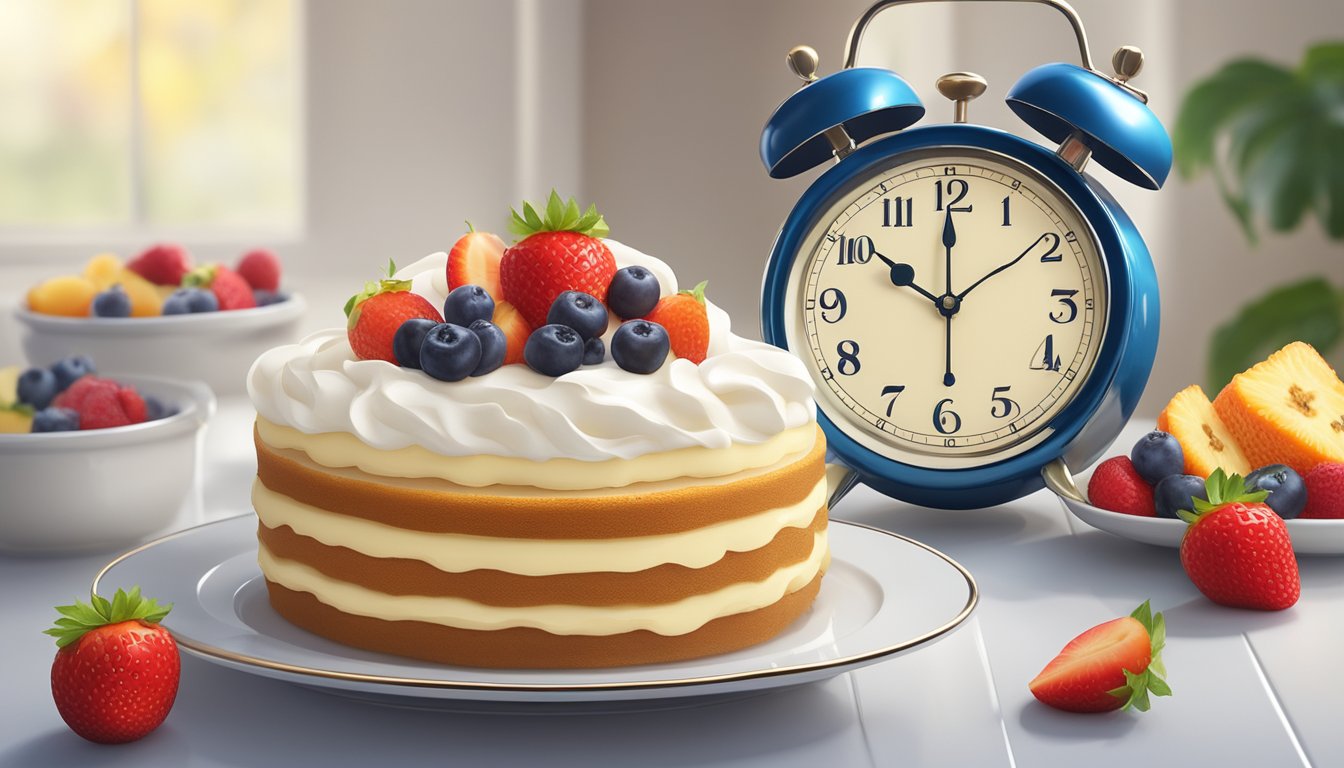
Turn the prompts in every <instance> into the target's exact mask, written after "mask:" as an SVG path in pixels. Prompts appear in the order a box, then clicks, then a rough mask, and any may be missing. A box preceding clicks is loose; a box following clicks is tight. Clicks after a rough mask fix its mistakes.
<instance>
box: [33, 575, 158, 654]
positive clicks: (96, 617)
mask: <svg viewBox="0 0 1344 768" xmlns="http://www.w3.org/2000/svg"><path fill="white" fill-rule="evenodd" d="M172 608H173V605H172V603H169V604H168V605H159V604H158V603H156V602H155V601H154V600H153V599H151V598H147V597H143V596H142V595H141V594H140V587H132V588H131V591H130V592H126V591H125V590H121V589H118V590H117V593H116V594H115V595H113V596H112V599H111V600H110V601H109V600H108V599H107V598H105V597H103V596H102V595H92V596H91V597H90V598H89V602H88V603H85V602H81V601H79V600H76V601H75V604H74V605H58V606H56V612H57V613H59V614H61V618H59V619H56V622H55V623H56V626H54V627H52V628H51V629H47V630H43V634H46V635H51V636H52V637H54V638H56V646H57V647H58V648H64V647H66V646H67V645H70V644H71V643H73V642H75V641H76V640H79V638H81V637H83V636H84V635H85V634H86V633H88V632H89V631H90V630H94V629H97V628H99V627H105V626H107V625H109V624H120V623H121V622H123V621H132V620H138V621H143V622H145V623H148V624H158V623H159V622H161V621H163V619H164V617H165V616H167V615H168V612H169V611H171V610H172Z"/></svg>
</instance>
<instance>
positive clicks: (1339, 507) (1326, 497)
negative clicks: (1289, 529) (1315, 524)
mask: <svg viewBox="0 0 1344 768" xmlns="http://www.w3.org/2000/svg"><path fill="white" fill-rule="evenodd" d="M1304 480H1305V482H1306V484H1307V508H1306V509H1304V510H1303V511H1302V519H1304V520H1313V519H1314V520H1337V519H1339V518H1344V464H1334V463H1329V462H1327V463H1325V464H1320V465H1317V467H1316V468H1315V469H1313V470H1311V471H1310V472H1308V473H1307V476H1306V478H1304Z"/></svg>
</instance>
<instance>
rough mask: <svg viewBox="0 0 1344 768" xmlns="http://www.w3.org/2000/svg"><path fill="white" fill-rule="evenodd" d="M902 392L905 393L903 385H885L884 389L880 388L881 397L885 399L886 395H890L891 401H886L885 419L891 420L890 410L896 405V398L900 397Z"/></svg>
mask: <svg viewBox="0 0 1344 768" xmlns="http://www.w3.org/2000/svg"><path fill="white" fill-rule="evenodd" d="M904 391H905V385H904V384H889V385H887V386H885V387H883V388H882V396H883V397H886V396H887V395H891V399H890V400H888V401H887V418H888V419H890V418H891V409H892V408H893V407H894V406H895V405H896V398H898V397H900V396H901V393H902V392H904Z"/></svg>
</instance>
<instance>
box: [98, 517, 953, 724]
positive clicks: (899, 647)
mask: <svg viewBox="0 0 1344 768" xmlns="http://www.w3.org/2000/svg"><path fill="white" fill-rule="evenodd" d="M256 526H257V523H256V518H255V516H253V515H251V514H246V515H240V516H238V517H232V518H228V519H226V520H221V521H218V522H214V523H209V524H206V525H203V526H198V527H196V528H191V529H188V530H186V531H182V532H179V533H176V534H173V535H170V536H167V537H164V538H162V539H159V540H158V541H155V542H152V543H150V544H147V545H145V546H143V547H141V548H139V549H136V550H133V551H131V552H129V553H127V554H125V555H123V556H121V557H120V558H118V559H116V560H114V561H113V562H112V563H111V564H109V565H108V566H107V567H106V568H105V569H103V571H102V572H101V573H100V574H99V575H98V577H97V578H96V579H95V580H94V584H93V589H94V590H95V591H96V592H99V593H105V594H111V592H112V591H114V590H115V589H117V588H118V587H124V588H129V587H131V586H133V585H139V586H140V587H141V589H142V590H143V591H144V592H145V594H147V595H151V596H153V597H154V598H155V599H156V600H158V601H160V602H171V603H173V604H174V608H173V611H172V613H171V614H170V615H169V617H168V619H167V620H166V621H165V625H166V626H167V627H168V628H169V630H171V631H172V633H173V636H174V638H176V640H177V642H178V644H179V645H180V646H181V647H182V649H183V650H185V651H187V652H188V653H191V654H194V655H196V656H199V657H201V658H203V659H205V660H207V661H210V662H213V663H216V664H220V665H222V666H225V667H229V668H232V669H236V670H240V671H243V672H247V673H250V674H256V675H262V676H265V677H272V678H278V679H281V680H287V681H290V682H294V683H298V684H301V685H305V686H312V687H315V688H319V689H324V690H327V691H328V692H331V693H339V694H343V695H354V696H359V697H365V698H371V699H374V700H378V701H389V700H391V701H397V702H401V703H409V704H410V705H412V706H426V705H428V706H442V705H444V704H449V705H450V706H457V705H461V704H462V703H464V702H465V703H475V704H477V705H480V706H482V707H490V706H491V705H499V704H500V703H534V704H535V703H550V704H558V703H562V702H563V703H566V704H575V705H577V706H582V705H583V703H588V704H590V705H591V704H593V703H595V702H613V701H623V702H635V703H637V702H639V701H650V700H665V699H677V698H681V697H694V696H720V695H745V694H748V693H752V692H759V691H765V690H769V689H772V688H779V687H786V686H794V685H799V684H803V683H809V682H813V681H817V680H822V679H826V678H829V677H832V676H834V675H838V674H841V673H843V672H846V671H848V670H852V669H857V668H859V667H862V666H865V665H868V664H873V663H876V662H878V661H883V660H886V659H891V658H895V657H897V656H899V655H901V654H904V653H909V652H912V651H914V650H916V649H918V648H921V647H923V646H925V645H927V644H929V643H932V642H935V641H937V640H939V639H941V638H943V637H946V636H947V635H948V634H950V633H951V632H953V631H954V630H956V629H957V628H958V627H960V626H961V625H962V624H963V622H964V621H965V620H966V618H967V617H968V616H969V615H970V614H971V611H972V610H973V609H974V608H975V605H976V603H977V601H978V590H977V588H976V584H975V580H974V579H973V578H972V577H971V575H970V573H969V572H967V571H966V569H965V568H963V567H962V566H960V565H958V564H957V563H956V562H954V561H953V560H951V559H950V558H948V557H947V556H946V555H944V554H942V553H940V552H938V551H936V550H934V549H931V548H929V547H927V546H925V545H923V544H920V543H918V542H916V541H913V540H911V539H907V538H905V537H903V536H899V535H897V534H893V533H888V532H886V531H882V530H878V529H875V528H868V527H866V526H861V525H857V524H853V523H845V522H841V521H832V522H831V527H830V542H831V547H832V553H833V554H832V560H831V566H830V569H829V570H828V571H827V573H826V576H825V578H824V580H823V581H822V587H821V591H820V593H819V594H818V597H817V600H816V603H815V604H814V605H813V607H812V609H811V610H810V611H809V612H808V613H807V614H805V615H804V616H802V617H800V618H799V619H798V620H797V621H795V622H794V624H793V625H792V626H790V627H789V628H788V629H787V630H785V631H784V632H783V633H782V634H781V635H779V636H777V637H775V638H774V639H772V640H770V641H768V642H765V643H762V644H760V645H757V646H754V647H752V648H747V649H744V650H741V651H736V652H733V653H727V654H722V655H718V656H712V657H708V658H704V659H696V660H692V661H686V662H679V663H675V664H656V665H643V666H634V667H620V668H615V669H600V670H494V669H479V668H472V667H453V666H445V665H437V664H433V663H429V662H421V661H416V660H414V659H406V658H401V657H397V656H390V655H385V654H379V653H373V652H369V651H362V650H359V649H355V648H350V647H347V646H343V645H340V644H338V643H334V642H332V641H330V640H326V639H324V638H321V637H318V636H316V635H313V634H310V633H308V632H306V631H304V630H302V629H299V628H297V627H295V626H293V625H291V624H289V623H288V622H286V621H285V620H284V619H282V618H280V616H279V615H278V614H276V613H275V612H274V611H273V610H272V609H271V607H270V603H269V602H268V601H267V598H266V587H265V582H264V580H263V579H262V577H261V572H260V570H259V569H258V567H257V563H256V552H257V541H256ZM436 701H437V702H438V703H437V704H435V702H436ZM416 702H421V703H416ZM425 702H428V703H425ZM454 703H455V704H454Z"/></svg>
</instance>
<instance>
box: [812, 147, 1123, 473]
mask: <svg viewBox="0 0 1344 768" xmlns="http://www.w3.org/2000/svg"><path fill="white" fill-rule="evenodd" d="M896 162H897V163H898V164H896V165H892V166H888V167H886V168H885V169H884V170H880V171H879V172H877V173H875V174H873V175H869V176H867V177H865V179H864V180H862V181H861V182H859V184H858V186H856V187H853V188H851V189H850V190H849V191H848V192H847V193H844V194H842V195H840V196H839V198H838V199H836V200H835V202H834V203H833V204H832V205H831V206H830V208H829V209H828V211H827V212H826V213H825V214H824V215H823V216H822V218H821V220H820V221H819V222H818V224H817V225H816V226H815V227H814V228H813V229H812V230H811V231H810V232H809V233H808V234H807V236H806V237H805V238H804V239H803V246H802V250H801V251H800V254H801V255H800V257H799V258H798V259H797V260H795V262H794V273H793V275H792V279H791V280H790V282H789V286H790V288H789V291H790V297H789V301H790V304H789V305H790V306H793V307H798V308H799V310H801V311H800V313H799V314H797V315H796V316H794V317H792V318H791V319H790V321H789V328H788V335H789V345H790V347H791V348H792V349H794V350H795V352H797V353H798V354H799V355H800V356H801V357H802V358H803V360H804V362H806V363H807V364H808V367H809V368H810V369H811V371H812V374H813V377H814V379H815V380H816V383H817V387H818V398H817V399H818V403H819V405H820V406H821V408H822V410H823V411H824V412H825V413H826V414H827V415H828V416H829V417H830V418H831V420H832V421H833V422H835V423H836V424H837V425H841V426H844V425H846V424H848V425H851V426H849V427H847V428H846V429H845V431H846V433H847V434H849V435H850V436H852V437H854V438H855V439H857V440H859V441H860V442H861V443H863V444H865V445H867V446H868V447H870V448H872V449H874V450H876V451H878V452H879V453H882V454H884V455H887V456H888V457H890V458H893V459H896V460H898V461H904V462H907V463H914V464H917V465H923V466H932V467H962V466H974V465H977V464H985V463H990V462H993V461H998V460H1000V459H1003V458H1006V457H1007V456H1010V455H1013V454H1015V453H1018V452H1021V451H1023V450H1026V449H1027V448H1029V447H1031V446H1032V445H1034V444H1036V443H1038V442H1039V441H1040V440H1042V439H1044V438H1045V437H1046V436H1047V434H1048V433H1049V432H1048V430H1047V426H1048V425H1049V423H1050V421H1051V419H1052V418H1053V417H1054V416H1055V415H1057V414H1058V413H1059V412H1060V411H1061V410H1062V409H1063V408H1064V407H1065V406H1066V405H1067V404H1068V403H1069V401H1070V400H1071V399H1072V398H1073V396H1074V395H1075V394H1076V393H1077V391H1078V390H1079V388H1081V386H1082V385H1083V382H1084V381H1086V379H1087V377H1088V375H1089V373H1090V372H1091V369H1092V366H1093V364H1094V362H1095V361H1096V356H1097V351H1098V349H1099V348H1100V346H1101V342H1102V333H1103V330H1104V328H1105V326H1106V322H1105V321H1106V310H1107V303H1106V275H1105V268H1104V265H1103V263H1102V261H1101V258H1100V255H1099V253H1098V249H1097V246H1096V241H1095V238H1094V236H1093V234H1092V230H1091V228H1090V227H1089V226H1088V225H1087V223H1086V221H1085V220H1084V219H1083V217H1082V216H1081V214H1079V212H1078V209H1077V208H1076V207H1075V206H1074V205H1073V204H1072V203H1071V202H1070V201H1069V200H1068V199H1067V198H1066V197H1065V196H1064V195H1063V194H1062V193H1061V192H1060V191H1059V190H1058V189H1057V188H1056V187H1055V186H1054V185H1053V184H1051V183H1050V182H1049V181H1047V180H1046V179H1045V178H1044V177H1043V176H1041V175H1040V174H1038V173H1036V172H1035V171H1033V170H1031V169H1029V168H1027V167H1026V166H1024V165H1022V164H1020V163H1018V162H1016V161H1014V160H1011V159H1009V158H1006V157H1004V156H1001V155H997V154H994V153H990V152H980V151H977V150H972V149H963V148H956V149H947V150H941V151H926V152H923V153H919V154H914V153H910V154H906V155H902V156H901V158H900V159H897V160H896Z"/></svg>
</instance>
